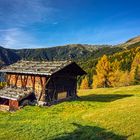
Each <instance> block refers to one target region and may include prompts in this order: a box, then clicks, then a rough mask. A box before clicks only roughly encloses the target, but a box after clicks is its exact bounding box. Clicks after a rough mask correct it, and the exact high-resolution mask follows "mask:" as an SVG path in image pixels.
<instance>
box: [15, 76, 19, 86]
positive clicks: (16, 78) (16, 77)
mask: <svg viewBox="0 0 140 140" xmlns="http://www.w3.org/2000/svg"><path fill="white" fill-rule="evenodd" d="M18 77H19V75H15V87H17V81H18Z"/></svg>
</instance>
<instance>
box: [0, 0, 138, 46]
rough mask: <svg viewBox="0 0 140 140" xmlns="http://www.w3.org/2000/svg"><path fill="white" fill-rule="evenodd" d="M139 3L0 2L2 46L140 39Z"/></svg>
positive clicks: (86, 0)
mask: <svg viewBox="0 0 140 140" xmlns="http://www.w3.org/2000/svg"><path fill="white" fill-rule="evenodd" d="M139 5H140V1H139V0H0V45H1V46H3V47H7V48H40V47H51V46H58V45H65V44H76V43H82V44H118V43H121V42H124V41H126V40H127V39H129V38H132V37H135V36H138V35H140V7H139Z"/></svg>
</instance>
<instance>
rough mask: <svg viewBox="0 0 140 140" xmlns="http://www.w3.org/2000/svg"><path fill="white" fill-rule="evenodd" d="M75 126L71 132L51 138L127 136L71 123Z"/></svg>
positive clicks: (118, 138) (90, 139)
mask: <svg viewBox="0 0 140 140" xmlns="http://www.w3.org/2000/svg"><path fill="white" fill-rule="evenodd" d="M73 125H74V126H76V127H77V129H76V130H74V131H73V132H72V133H65V134H62V135H58V136H55V137H54V138H52V139H51V140H126V139H127V136H121V135H117V134H115V133H113V132H111V131H107V130H106V129H103V128H100V127H97V126H82V125H80V124H76V123H73Z"/></svg>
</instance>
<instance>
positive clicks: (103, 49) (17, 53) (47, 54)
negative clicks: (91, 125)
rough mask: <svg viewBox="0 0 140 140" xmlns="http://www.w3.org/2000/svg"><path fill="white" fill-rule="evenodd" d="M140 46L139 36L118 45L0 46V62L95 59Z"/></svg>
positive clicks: (2, 63)
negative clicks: (25, 47)
mask: <svg viewBox="0 0 140 140" xmlns="http://www.w3.org/2000/svg"><path fill="white" fill-rule="evenodd" d="M138 46H140V36H137V37H134V38H131V39H129V40H128V41H126V42H124V43H122V44H118V45H115V46H113V45H90V44H69V45H64V46H56V47H51V48H34V49H7V48H4V47H2V46H0V64H1V65H9V64H12V63H15V62H17V61H18V60H21V59H23V60H46V61H49V60H74V61H78V60H85V59H87V58H89V57H92V58H93V59H96V58H98V57H101V56H102V55H104V54H106V55H112V54H114V53H117V52H122V51H124V50H126V49H131V48H135V47H138Z"/></svg>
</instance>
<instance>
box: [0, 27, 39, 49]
mask: <svg viewBox="0 0 140 140" xmlns="http://www.w3.org/2000/svg"><path fill="white" fill-rule="evenodd" d="M37 44H38V43H37V39H36V38H35V37H33V36H32V35H31V34H29V33H27V32H25V31H23V30H22V29H19V28H11V29H5V30H4V29H3V30H0V45H1V46H3V47H6V48H14V49H21V48H39V47H41V46H40V45H37Z"/></svg>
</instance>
